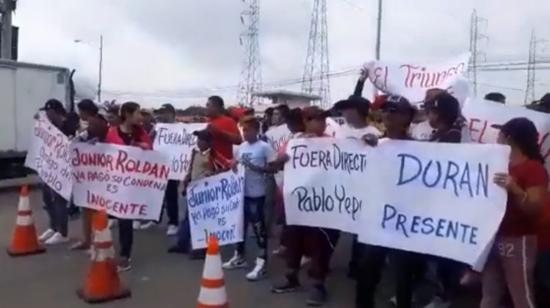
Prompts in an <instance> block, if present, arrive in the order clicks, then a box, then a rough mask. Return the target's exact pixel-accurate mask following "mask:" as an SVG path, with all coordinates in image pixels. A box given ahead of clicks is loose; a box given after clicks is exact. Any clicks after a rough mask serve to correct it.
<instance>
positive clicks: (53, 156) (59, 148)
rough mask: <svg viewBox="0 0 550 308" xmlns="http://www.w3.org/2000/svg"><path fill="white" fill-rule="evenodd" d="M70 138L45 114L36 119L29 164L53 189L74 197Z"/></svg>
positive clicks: (27, 161) (27, 160) (67, 198)
mask: <svg viewBox="0 0 550 308" xmlns="http://www.w3.org/2000/svg"><path fill="white" fill-rule="evenodd" d="M69 146H70V141H69V139H68V138H67V136H65V135H64V134H63V133H62V132H61V131H60V130H59V129H57V127H55V126H54V125H53V124H52V123H51V122H50V121H49V120H48V119H47V118H46V115H45V114H40V115H39V118H38V119H37V120H36V121H35V122H34V129H33V134H32V137H31V145H30V147H29V151H28V152H27V157H26V159H25V166H27V167H29V168H31V169H33V170H35V171H36V172H38V175H39V176H40V178H41V179H42V181H44V183H46V184H47V185H48V186H49V187H50V188H51V189H53V190H54V191H55V192H56V193H58V194H59V195H61V196H62V197H63V198H64V199H65V200H69V199H70V198H71V191H72V182H71V159H70V151H69Z"/></svg>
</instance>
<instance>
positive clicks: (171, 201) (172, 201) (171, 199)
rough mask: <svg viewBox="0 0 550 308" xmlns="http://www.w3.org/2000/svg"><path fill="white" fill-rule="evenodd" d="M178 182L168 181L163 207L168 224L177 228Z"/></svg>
mask: <svg viewBox="0 0 550 308" xmlns="http://www.w3.org/2000/svg"><path fill="white" fill-rule="evenodd" d="M179 184H180V182H179V181H175V180H169V181H168V184H167V185H166V192H165V193H164V207H165V209H166V215H167V216H168V224H169V225H174V226H177V225H178V222H179V204H178V187H179Z"/></svg>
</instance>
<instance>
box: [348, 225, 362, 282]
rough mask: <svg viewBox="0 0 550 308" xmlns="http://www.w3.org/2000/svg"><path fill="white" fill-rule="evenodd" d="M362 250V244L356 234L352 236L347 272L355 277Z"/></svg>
mask: <svg viewBox="0 0 550 308" xmlns="http://www.w3.org/2000/svg"><path fill="white" fill-rule="evenodd" d="M362 251H363V244H361V243H359V241H358V240H357V235H354V236H353V242H352V244H351V258H350V261H349V265H348V273H349V274H350V275H352V276H353V277H356V274H357V269H358V268H359V262H361V253H362Z"/></svg>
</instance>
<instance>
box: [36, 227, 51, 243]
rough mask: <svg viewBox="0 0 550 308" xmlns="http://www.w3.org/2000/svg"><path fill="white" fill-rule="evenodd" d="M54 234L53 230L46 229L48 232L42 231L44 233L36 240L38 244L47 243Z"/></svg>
mask: <svg viewBox="0 0 550 308" xmlns="http://www.w3.org/2000/svg"><path fill="white" fill-rule="evenodd" d="M54 234H55V231H54V230H52V229H48V230H46V231H44V233H42V235H40V236H39V237H38V240H39V241H40V242H45V241H47V240H48V239H49V238H50V237H52V236H53V235H54Z"/></svg>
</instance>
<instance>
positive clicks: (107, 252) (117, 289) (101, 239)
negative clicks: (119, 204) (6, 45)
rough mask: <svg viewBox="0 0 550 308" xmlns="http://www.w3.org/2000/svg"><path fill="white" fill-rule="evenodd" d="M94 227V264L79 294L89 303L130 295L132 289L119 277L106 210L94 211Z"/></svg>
mask: <svg viewBox="0 0 550 308" xmlns="http://www.w3.org/2000/svg"><path fill="white" fill-rule="evenodd" d="M92 228H93V232H94V243H93V247H92V258H91V259H92V264H91V265H90V269H89V270H88V275H87V277H86V279H85V281H84V287H83V288H82V289H79V290H78V291H77V294H78V296H79V297H80V298H82V299H83V300H84V301H86V302H88V303H103V302H109V301H113V300H117V299H121V298H126V297H129V296H130V295H131V293H130V290H128V289H127V288H125V287H124V286H123V285H122V283H121V282H120V278H119V277H118V272H117V266H116V262H115V250H114V248H113V242H112V237H111V230H110V229H109V228H108V219H107V213H105V211H97V212H95V213H94V216H93V221H92Z"/></svg>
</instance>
